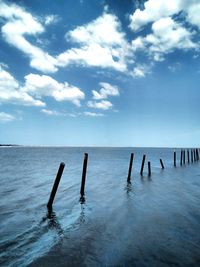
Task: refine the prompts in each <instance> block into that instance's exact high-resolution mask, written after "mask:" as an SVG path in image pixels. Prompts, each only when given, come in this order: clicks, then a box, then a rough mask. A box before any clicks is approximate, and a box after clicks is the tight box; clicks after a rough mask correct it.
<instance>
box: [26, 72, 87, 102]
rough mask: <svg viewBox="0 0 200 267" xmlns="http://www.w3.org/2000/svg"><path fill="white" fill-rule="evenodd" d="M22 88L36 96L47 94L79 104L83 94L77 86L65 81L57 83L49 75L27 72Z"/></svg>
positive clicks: (58, 99)
mask: <svg viewBox="0 0 200 267" xmlns="http://www.w3.org/2000/svg"><path fill="white" fill-rule="evenodd" d="M25 80H26V82H25V85H24V87H23V90H24V91H25V92H27V93H29V94H31V95H34V96H36V97H40V98H41V97H42V96H49V97H53V98H54V99H55V100H56V101H70V102H72V103H73V104H75V105H77V106H80V100H82V99H84V97H85V94H84V93H83V92H82V91H81V90H80V89H79V88H77V87H75V86H72V85H69V84H68V83H67V82H64V83H59V82H58V81H56V80H54V79H53V78H51V77H50V76H47V75H38V74H32V73H31V74H29V75H27V76H25Z"/></svg>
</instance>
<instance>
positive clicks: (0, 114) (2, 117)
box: [0, 112, 15, 122]
mask: <svg viewBox="0 0 200 267" xmlns="http://www.w3.org/2000/svg"><path fill="white" fill-rule="evenodd" d="M13 120H15V117H14V116H13V115H11V114H8V113H5V112H0V121H3V122H8V121H13Z"/></svg>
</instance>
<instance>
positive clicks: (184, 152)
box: [183, 149, 185, 165]
mask: <svg viewBox="0 0 200 267" xmlns="http://www.w3.org/2000/svg"><path fill="white" fill-rule="evenodd" d="M183 164H184V165H185V149H184V150H183Z"/></svg>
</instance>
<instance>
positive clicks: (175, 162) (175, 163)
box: [174, 149, 176, 167]
mask: <svg viewBox="0 0 200 267" xmlns="http://www.w3.org/2000/svg"><path fill="white" fill-rule="evenodd" d="M174 167H176V150H175V149H174Z"/></svg>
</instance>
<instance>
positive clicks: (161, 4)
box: [130, 0, 200, 31]
mask: <svg viewBox="0 0 200 267" xmlns="http://www.w3.org/2000/svg"><path fill="white" fill-rule="evenodd" d="M182 11H183V12H184V13H185V14H186V19H187V21H188V22H189V23H191V24H193V25H195V26H197V27H199V28H200V16H199V14H200V13H199V12H200V3H199V0H190V1H188V0H173V1H166V0H159V1H157V0H148V1H146V2H145V3H144V10H140V9H136V11H135V12H134V13H133V14H132V15H131V16H130V28H131V29H132V30H133V31H137V30H140V29H141V28H142V27H144V26H145V25H146V24H148V23H150V22H155V21H157V20H159V19H161V18H165V17H169V16H173V15H175V14H178V13H179V12H182Z"/></svg>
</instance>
